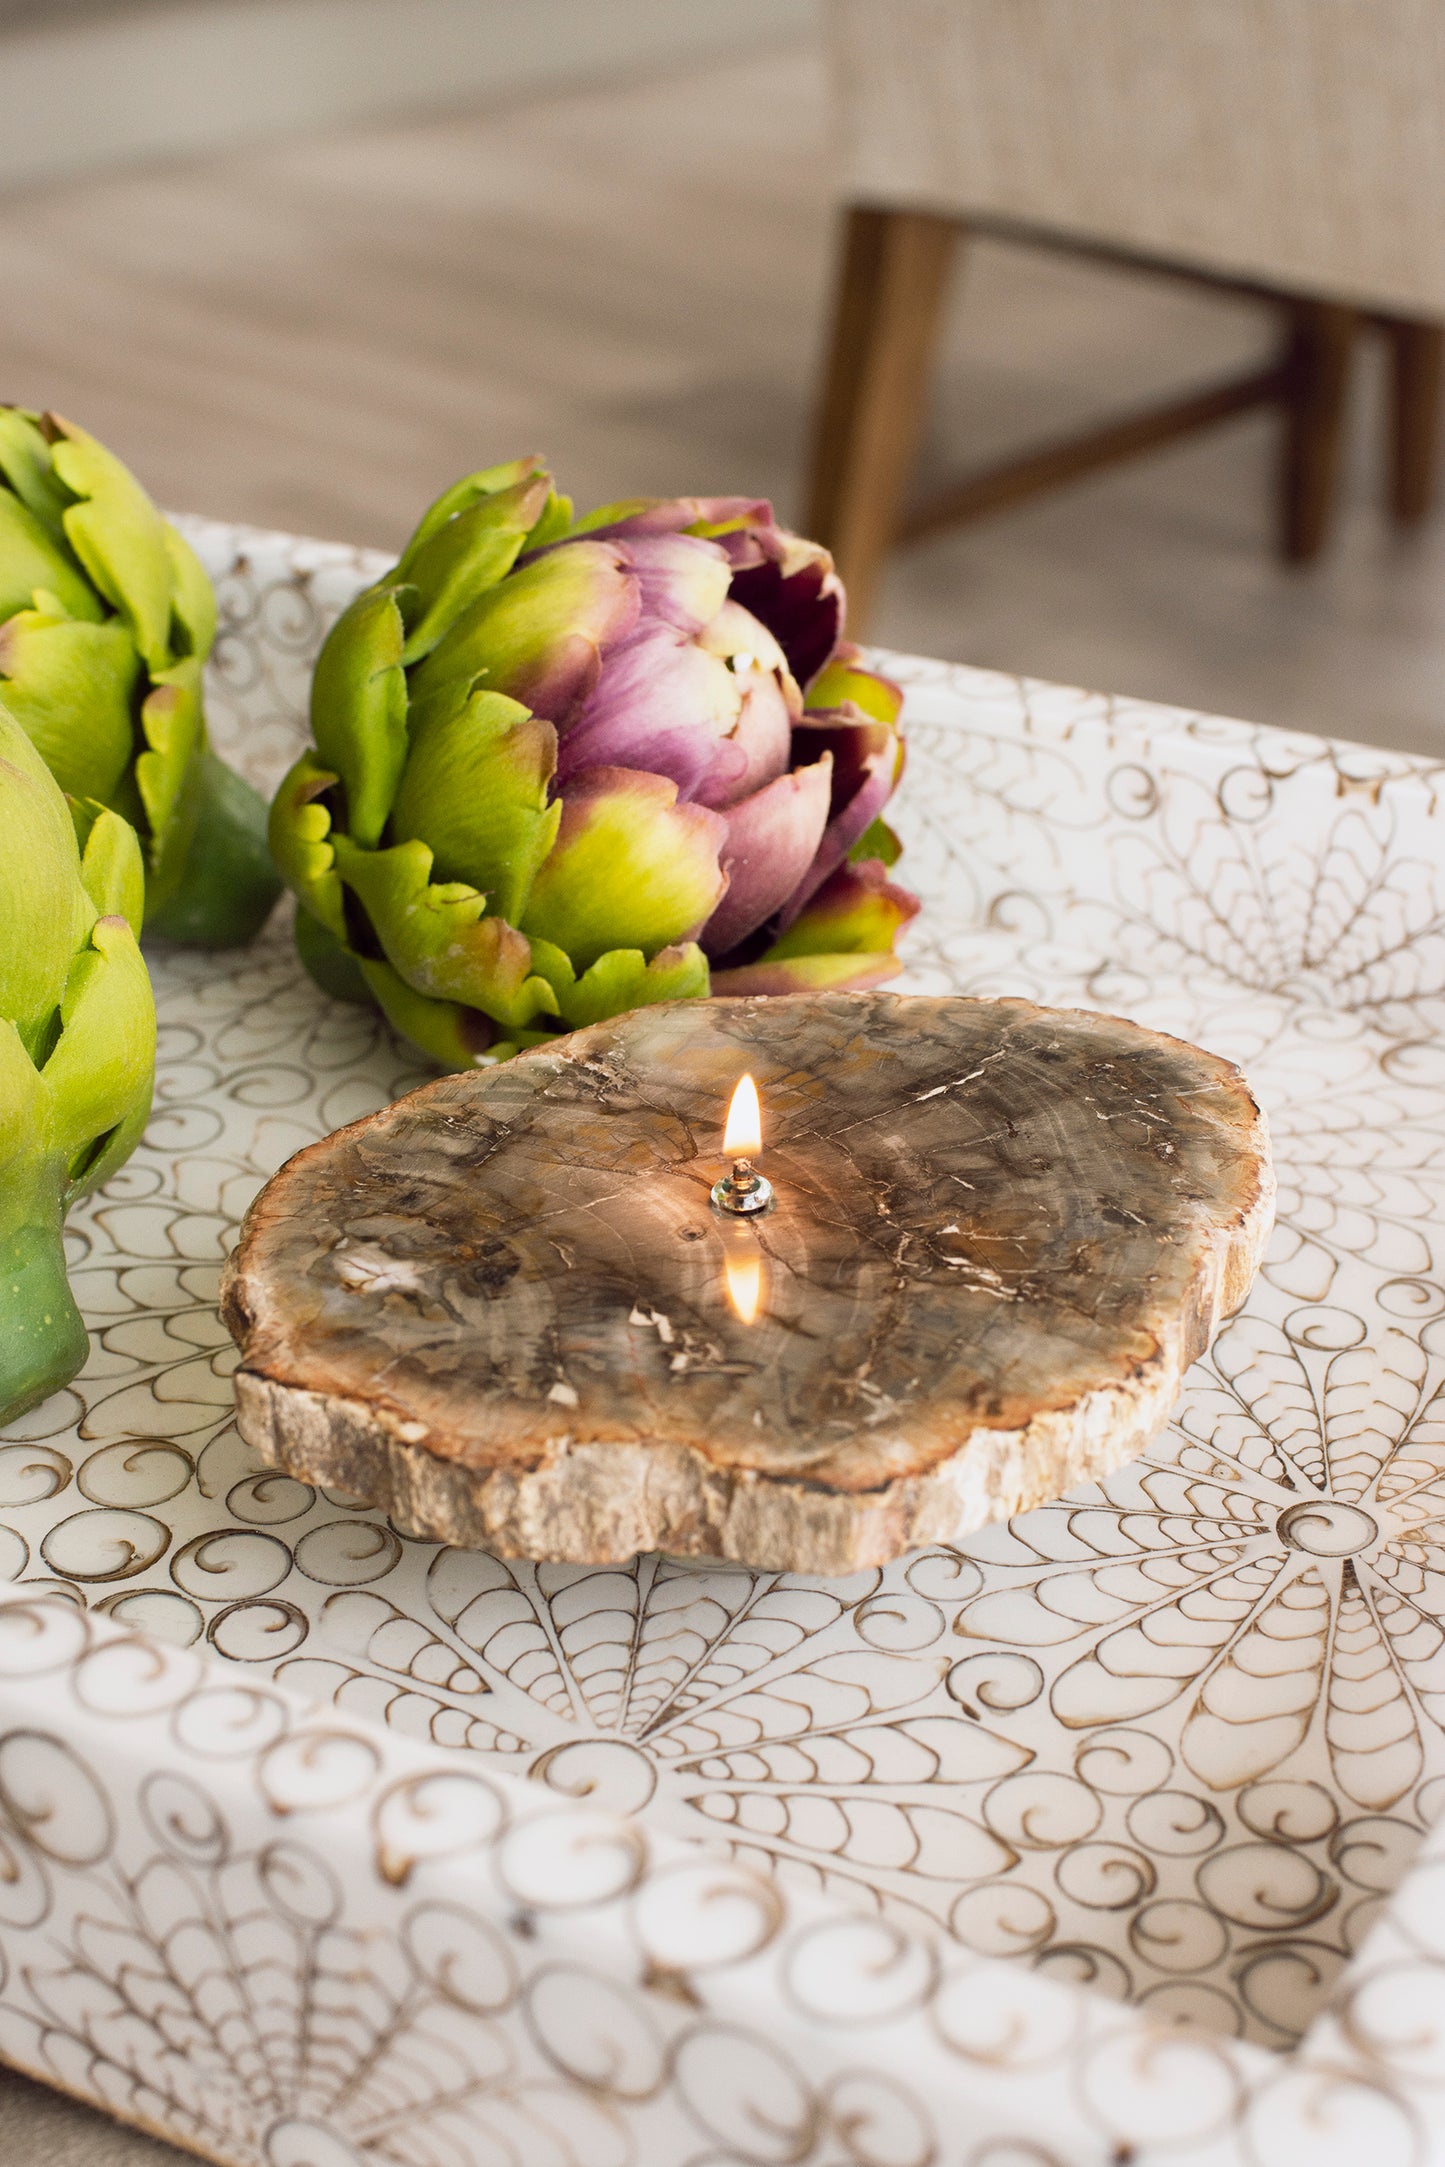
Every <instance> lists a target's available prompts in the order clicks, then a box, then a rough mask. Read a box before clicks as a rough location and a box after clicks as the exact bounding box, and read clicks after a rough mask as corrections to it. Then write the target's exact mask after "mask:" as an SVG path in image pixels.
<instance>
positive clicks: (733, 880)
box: [702, 753, 833, 956]
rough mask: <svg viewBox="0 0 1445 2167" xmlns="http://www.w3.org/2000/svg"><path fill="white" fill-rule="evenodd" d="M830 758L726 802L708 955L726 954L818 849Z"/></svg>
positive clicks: (706, 938)
mask: <svg viewBox="0 0 1445 2167" xmlns="http://www.w3.org/2000/svg"><path fill="white" fill-rule="evenodd" d="M832 768H833V763H832V760H831V759H830V757H829V756H828V754H827V753H824V755H823V757H822V759H821V760H819V761H818V762H816V764H815V765H814V766H812V767H805V768H795V769H794V770H793V772H792V773H791V774H790V775H780V776H779V777H778V778H777V780H776V782H771V783H769V784H767V786H766V787H765V788H764V789H762V790H758V791H755V792H754V794H753V795H752V797H750V798H744V799H743V800H742V802H741V803H740V804H738V805H733V806H731V807H729V809H728V812H727V815H726V819H727V841H726V842H725V843H724V845H723V848H722V852H721V860H722V867H723V871H724V872H725V873H726V874H727V876H728V887H727V892H726V894H725V895H724V896H723V898H722V900H721V901H720V902H719V904H718V906H717V909H716V910H715V911H714V912H713V914H712V916H711V918H709V920H708V922H707V924H706V925H705V926H704V928H703V931H702V945H703V947H704V948H705V949H706V950H707V953H708V954H709V955H710V956H717V955H726V954H727V952H728V950H729V949H730V948H735V947H736V946H737V944H738V942H739V941H741V940H745V939H746V938H747V936H748V934H749V933H753V932H756V930H757V928H758V927H759V926H760V925H761V924H762V923H763V921H764V919H766V918H771V916H772V915H773V913H774V911H775V910H776V909H777V908H778V906H779V904H780V903H782V902H783V901H784V899H785V898H786V897H787V896H788V895H790V894H791V893H792V891H793V890H794V889H795V888H796V887H797V885H798V883H799V881H800V879H801V878H802V876H803V873H804V871H805V870H806V868H807V867H808V865H809V864H811V862H812V860H813V859H814V857H815V856H816V854H817V850H818V845H819V842H820V840H821V838H822V835H823V830H824V826H825V824H826V822H827V818H828V800H829V795H830V791H831V784H832Z"/></svg>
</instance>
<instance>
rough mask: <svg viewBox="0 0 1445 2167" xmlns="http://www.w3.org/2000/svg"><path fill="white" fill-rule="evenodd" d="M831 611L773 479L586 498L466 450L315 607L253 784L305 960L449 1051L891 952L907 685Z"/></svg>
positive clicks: (823, 567)
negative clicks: (448, 476)
mask: <svg viewBox="0 0 1445 2167" xmlns="http://www.w3.org/2000/svg"><path fill="white" fill-rule="evenodd" d="M842 623H843V593H842V588H841V586H840V584H839V581H838V579H837V576H836V574H835V573H834V570H833V566H832V561H831V559H830V558H829V556H828V555H827V552H826V551H825V550H822V549H820V548H818V547H817V546H816V545H815V544H813V543H810V542H805V541H803V540H801V539H800V538H799V537H798V536H796V535H792V534H788V533H786V532H784V531H783V530H782V529H781V528H779V527H778V526H777V525H776V524H775V523H774V520H773V516H772V510H771V507H770V506H768V505H767V504H765V503H759V502H754V501H752V500H749V499H744V498H712V499H706V498H673V499H663V500H657V501H652V500H646V501H637V502H633V503H628V504H614V505H608V506H605V507H604V508H603V509H602V510H600V511H596V512H593V513H591V514H590V515H588V516H587V517H586V518H584V519H581V520H575V521H574V519H573V517H572V507H571V505H570V504H569V503H568V501H567V500H566V498H564V497H559V496H558V495H557V493H556V491H555V490H554V488H553V486H552V481H551V477H550V475H549V474H548V473H547V472H546V471H545V470H544V468H543V467H542V465H541V462H540V461H539V460H536V459H521V460H517V461H515V462H513V463H512V464H511V465H508V466H503V467H495V468H492V469H490V470H489V471H487V472H485V473H481V474H473V475H469V476H468V477H467V478H466V479H465V480H463V481H460V482H458V483H457V484H456V486H455V487H454V488H452V489H449V490H448V491H447V493H446V494H445V495H444V496H443V497H441V498H439V499H438V501H437V502H436V503H435V504H434V505H433V506H432V507H431V509H430V511H429V512H428V513H427V514H426V517H425V518H424V519H423V520H422V522H421V525H420V526H419V527H418V528H417V530H416V533H415V534H414V535H413V536H412V538H411V541H410V542H409V543H408V544H407V547H406V549H405V551H404V552H403V554H402V557H401V560H400V562H399V563H398V564H397V566H396V567H395V569H394V570H393V571H392V572H390V573H389V574H388V575H387V576H386V577H385V578H384V579H383V580H381V581H380V582H379V583H378V584H377V585H376V586H374V587H372V588H369V589H368V590H367V591H366V592H365V593H364V594H362V595H360V596H359V597H358V598H357V600H356V601H355V602H354V603H353V604H352V605H351V607H350V608H349V609H348V610H347V611H346V612H345V614H344V615H343V616H342V617H341V619H340V620H339V621H338V623H337V624H336V625H335V627H334V628H333V630H332V632H331V634H330V637H329V638H328V640H327V642H326V645H325V647H324V649H323V650H322V654H321V657H320V660H319V662H318V664H317V669H316V675H315V680H314V684H313V688H312V700H311V723H312V734H313V736H314V738H315V750H314V751H310V752H307V753H306V754H304V755H303V757H302V758H301V759H300V760H298V761H297V763H296V765H295V766H294V767H293V768H292V769H291V772H290V773H289V775H287V777H286V779H285V781H284V782H283V783H282V785H281V788H280V790H279V792H278V794H277V797H276V801H275V803H274V805H273V807H272V811H271V847H272V851H273V854H274V856H275V858H276V862H277V864H278V865H279V866H280V868H281V872H282V876H283V878H284V879H285V880H286V882H287V884H288V885H289V886H290V887H291V888H292V889H293V890H294V891H295V893H296V896H297V898H298V900H299V902H300V905H301V908H300V909H299V910H298V912H297V945H298V947H299V949H300V951H301V954H302V957H303V960H304V961H305V962H306V964H307V966H308V968H309V969H310V970H311V972H312V974H313V976H315V977H316V979H317V980H318V981H319V983H320V984H322V985H323V986H324V987H326V989H327V990H328V991H330V992H333V993H337V994H341V995H343V996H349V997H352V998H358V999H363V1000H364V999H367V998H370V999H372V1000H374V1001H375V1002H377V1003H378V1004H379V1005H380V1007H381V1008H382V1009H383V1010H384V1011H385V1013H386V1014H387V1016H388V1017H389V1018H390V1019H391V1021H392V1023H393V1024H394V1025H395V1026H396V1027H397V1028H398V1029H399V1030H400V1031H402V1032H403V1033H404V1034H405V1035H406V1036H407V1037H409V1038H410V1039H411V1040H412V1041H413V1042H414V1043H415V1044H416V1045H417V1046H419V1047H420V1048H421V1049H422V1050H423V1051H424V1052H425V1053H427V1054H428V1055H430V1056H431V1057H432V1058H433V1059H434V1060H436V1061H438V1062H440V1063H441V1064H443V1065H444V1066H447V1067H452V1068H464V1067H470V1066H472V1065H473V1064H474V1063H476V1062H478V1061H495V1060H500V1059H503V1058H505V1057H506V1056H507V1055H509V1054H513V1053H516V1052H517V1051H518V1050H519V1049H520V1048H522V1047H526V1046H531V1045H536V1044H538V1043H540V1042H542V1041H543V1040H545V1039H546V1038H548V1037H550V1036H552V1035H554V1034H555V1033H557V1032H559V1031H566V1030H571V1029H574V1028H576V1027H578V1026H580V1025H583V1024H589V1023H595V1022H598V1021H600V1020H601V1019H602V1018H603V1017H606V1016H611V1015H616V1014H618V1013H620V1012H621V1011H622V1010H624V1009H629V1008H636V1007H639V1006H641V1005H642V1004H644V1003H646V1002H650V1001H663V1000H673V999H677V998H681V997H684V996H699V995H705V994H707V993H709V992H718V993H741V992H758V993H786V992H792V991H796V990H800V989H804V988H833V989H835V988H841V987H848V986H870V985H876V984H877V983H878V982H879V981H880V980H881V979H884V978H887V977H890V976H892V975H893V974H894V973H895V972H896V971H897V969H898V968H899V966H898V962H897V959H896V957H895V955H894V953H893V943H894V937H895V935H896V933H897V931H898V929H899V927H900V926H901V925H902V924H903V923H904V922H905V921H906V920H907V919H908V918H909V917H911V916H912V914H913V912H914V911H915V910H916V909H917V904H916V903H915V901H914V899H913V898H912V897H911V896H910V895H908V894H906V893H905V892H904V890H902V889H901V888H897V887H895V886H893V884H892V883H891V882H890V881H889V879H888V878H887V869H888V867H889V866H890V865H891V864H892V863H893V861H894V859H895V858H896V856H897V849H898V846H897V843H896V840H895V839H894V837H893V836H892V834H891V832H890V831H889V830H888V828H887V827H886V826H885V825H884V823H883V821H882V818H881V814H882V810H883V807H884V805H885V804H886V802H887V800H888V798H889V796H890V795H891V793H892V791H893V789H894V787H895V785H896V783H897V781H898V777H899V774H900V772H901V769H902V758H903V755H902V746H901V743H900V740H899V737H898V733H897V730H896V727H895V725H896V722H897V717H898V711H899V707H900V704H901V696H900V694H899V692H898V689H897V687H896V686H894V685H891V684H889V683H888V682H887V681H886V680H885V679H884V678H881V677H878V676H876V675H874V674H873V673H872V672H870V671H868V670H865V669H864V668H862V667H861V665H860V663H859V660H858V657H857V654H856V651H855V650H854V649H852V648H850V647H847V646H845V645H844V644H843V643H842V638H841V635H842Z"/></svg>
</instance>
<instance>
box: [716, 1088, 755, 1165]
mask: <svg viewBox="0 0 1445 2167" xmlns="http://www.w3.org/2000/svg"><path fill="white" fill-rule="evenodd" d="M762 1148H763V1115H762V1108H761V1107H760V1106H759V1105H758V1087H757V1085H756V1084H755V1083H754V1082H753V1079H752V1077H751V1076H744V1077H743V1078H742V1080H741V1082H740V1083H739V1085H738V1087H737V1089H736V1091H734V1093H733V1096H732V1104H731V1105H730V1106H729V1108H728V1125H727V1127H726V1129H724V1131H723V1150H724V1151H725V1152H726V1153H727V1155H728V1157H729V1158H730V1159H755V1158H756V1157H757V1155H758V1153H759V1152H760V1151H761V1150H762Z"/></svg>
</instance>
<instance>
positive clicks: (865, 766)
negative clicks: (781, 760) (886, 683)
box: [779, 708, 903, 931]
mask: <svg viewBox="0 0 1445 2167" xmlns="http://www.w3.org/2000/svg"><path fill="white" fill-rule="evenodd" d="M825 751H826V752H830V753H831V754H832V755H833V802H832V805H831V807H830V809H829V819H828V825H827V828H826V829H825V831H824V834H823V839H822V841H821V843H820V844H819V846H818V854H817V856H816V858H815V859H814V860H813V863H812V864H811V865H810V866H809V868H808V870H807V872H806V874H805V875H804V876H803V878H802V880H801V881H800V882H799V883H798V886H797V888H796V890H795V891H794V892H793V894H792V895H790V896H789V897H788V899H787V901H786V903H785V904H784V905H783V910H782V914H781V917H780V919H779V927H780V929H781V930H783V931H786V929H787V928H788V927H789V926H790V925H791V924H792V923H793V921H794V919H795V918H796V917H797V915H798V913H799V911H801V910H802V908H803V906H804V904H806V903H807V902H808V901H809V900H810V899H811V898H812V897H813V896H815V895H816V894H817V892H818V890H819V889H820V888H821V887H822V885H823V883H824V881H825V880H827V879H829V877H830V876H831V875H832V874H833V873H835V872H836V871H837V870H838V867H839V866H840V865H841V864H842V863H843V861H844V860H845V859H846V857H847V855H848V853H849V851H850V850H851V849H852V848H853V845H854V844H855V843H856V842H857V841H858V840H859V838H860V837H861V836H863V835H865V834H866V833H867V831H868V829H869V828H870V827H871V826H872V825H873V822H874V821H875V820H876V819H877V817H878V815H879V814H880V813H881V812H882V810H883V808H884V806H885V805H886V804H887V803H888V800H889V799H890V798H891V797H892V795H893V792H894V790H895V789H896V787H897V784H898V778H899V775H900V774H901V773H902V769H903V747H902V744H901V743H900V741H899V739H898V737H897V736H896V734H895V733H894V732H893V731H892V730H890V729H889V727H888V725H887V723H884V722H873V721H870V720H869V719H868V718H867V717H865V716H862V715H860V714H859V713H858V712H857V710H856V709H854V710H853V711H851V712H850V711H849V710H848V709H846V708H839V709H837V710H835V711H834V713H832V714H822V715H820V714H813V713H809V714H806V715H805V716H804V717H803V719H802V721H801V722H800V723H799V724H798V725H797V727H796V728H795V730H794V732H793V757H794V758H795V759H797V758H799V757H803V758H806V757H807V755H808V753H810V752H811V753H813V754H814V755H815V757H816V755H817V754H819V753H822V752H825Z"/></svg>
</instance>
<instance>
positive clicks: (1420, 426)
mask: <svg viewBox="0 0 1445 2167" xmlns="http://www.w3.org/2000/svg"><path fill="white" fill-rule="evenodd" d="M1380 328H1381V330H1382V331H1383V332H1384V334H1385V340H1386V345H1387V349H1388V352H1389V357H1390V420H1389V428H1390V513H1391V516H1392V517H1393V518H1394V520H1395V521H1396V523H1397V524H1398V525H1399V526H1402V527H1412V526H1414V525H1415V523H1416V521H1417V520H1420V519H1423V518H1424V517H1425V514H1426V513H1427V512H1428V511H1429V510H1430V508H1431V506H1432V505H1433V503H1434V501H1435V479H1436V469H1437V463H1438V454H1439V449H1440V393H1441V388H1442V383H1445V325H1441V324H1432V323H1417V322H1412V321H1410V320H1409V319H1407V318H1404V317H1394V316H1389V317H1384V318H1382V319H1381V325H1380Z"/></svg>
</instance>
